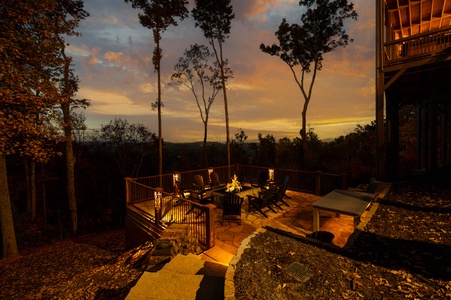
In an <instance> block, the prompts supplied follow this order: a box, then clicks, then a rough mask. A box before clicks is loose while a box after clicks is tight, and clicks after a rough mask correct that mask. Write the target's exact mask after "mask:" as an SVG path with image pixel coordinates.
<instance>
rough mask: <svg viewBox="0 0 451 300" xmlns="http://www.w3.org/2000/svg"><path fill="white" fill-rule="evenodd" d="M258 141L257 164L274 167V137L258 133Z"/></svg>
mask: <svg viewBox="0 0 451 300" xmlns="http://www.w3.org/2000/svg"><path fill="white" fill-rule="evenodd" d="M258 140H259V142H260V144H259V147H258V156H257V165H259V166H262V167H274V164H275V158H276V139H275V138H274V136H273V135H271V134H267V135H266V136H265V137H263V135H262V134H261V133H259V134H258Z"/></svg>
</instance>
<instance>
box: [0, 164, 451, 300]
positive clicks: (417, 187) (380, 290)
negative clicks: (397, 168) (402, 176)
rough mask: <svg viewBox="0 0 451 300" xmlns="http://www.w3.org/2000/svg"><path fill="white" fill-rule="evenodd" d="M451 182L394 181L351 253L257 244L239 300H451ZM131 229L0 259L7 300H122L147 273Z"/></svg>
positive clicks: (244, 263)
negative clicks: (130, 244) (133, 253)
mask: <svg viewBox="0 0 451 300" xmlns="http://www.w3.org/2000/svg"><path fill="white" fill-rule="evenodd" d="M450 219H451V176H450V173H449V172H448V173H446V174H441V176H437V177H433V178H426V177H425V178H421V179H419V180H411V181H406V182H399V183H395V184H394V185H393V187H392V189H391V191H390V192H389V193H388V194H387V195H386V197H385V199H383V200H381V201H380V203H379V207H378V209H377V211H376V213H375V214H374V215H373V217H372V218H371V220H370V221H369V222H368V224H367V225H366V227H365V229H364V231H363V232H362V233H361V234H360V235H359V237H358V238H357V240H356V241H355V243H354V245H353V246H352V247H350V248H348V249H346V250H344V249H339V248H334V247H328V246H324V245H322V244H318V243H315V242H311V241H307V240H305V239H302V238H299V239H298V238H293V237H291V236H287V235H284V234H281V233H280V232H273V231H267V232H265V233H261V234H258V235H256V236H255V237H254V238H253V239H252V240H251V241H250V248H248V249H246V250H245V251H244V253H243V255H242V256H241V259H240V261H239V262H238V264H237V266H236V273H235V289H236V294H235V295H236V298H237V299H390V300H392V299H450V298H451V283H450V279H451V224H450ZM129 258H130V252H126V251H125V233H124V230H115V231H110V232H105V233H102V234H95V235H91V236H87V237H82V238H77V239H70V240H65V241H62V242H58V243H55V244H53V245H48V246H42V247H37V248H31V249H25V250H24V251H22V253H21V256H19V257H17V258H15V259H8V260H2V261H0V282H1V287H2V288H1V289H0V299H124V298H125V297H126V295H127V294H128V292H129V290H130V288H131V287H132V286H133V285H134V284H135V283H136V281H137V280H138V279H139V277H140V276H141V274H142V272H143V271H142V268H139V267H136V264H133V263H131V262H130V259H129Z"/></svg>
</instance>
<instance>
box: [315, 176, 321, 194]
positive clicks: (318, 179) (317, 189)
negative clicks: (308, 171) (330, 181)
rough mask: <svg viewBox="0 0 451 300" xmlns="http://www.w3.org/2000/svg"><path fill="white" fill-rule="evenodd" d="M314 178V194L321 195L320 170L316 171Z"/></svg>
mask: <svg viewBox="0 0 451 300" xmlns="http://www.w3.org/2000/svg"><path fill="white" fill-rule="evenodd" d="M315 174H316V176H315V177H316V180H315V183H316V184H315V194H316V195H321V171H316V172H315Z"/></svg>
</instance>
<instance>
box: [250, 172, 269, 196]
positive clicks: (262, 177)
mask: <svg viewBox="0 0 451 300" xmlns="http://www.w3.org/2000/svg"><path fill="white" fill-rule="evenodd" d="M268 180H269V175H268V172H266V171H264V172H260V173H259V174H258V179H257V182H253V181H251V186H253V187H259V188H260V191H262V192H263V191H264V190H267V187H268Z"/></svg>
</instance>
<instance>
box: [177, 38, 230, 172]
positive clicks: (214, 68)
mask: <svg viewBox="0 0 451 300" xmlns="http://www.w3.org/2000/svg"><path fill="white" fill-rule="evenodd" d="M212 56H213V54H211V53H210V50H209V49H208V47H206V46H204V45H198V44H195V45H191V47H190V49H189V50H187V49H185V52H184V56H183V57H180V58H179V60H178V62H177V64H176V65H175V66H174V70H175V73H174V74H172V77H171V79H172V80H173V81H174V82H175V84H178V85H183V86H185V87H187V88H188V89H189V90H190V91H191V92H192V93H193V96H194V99H195V100H196V104H197V107H198V109H199V113H200V117H201V119H202V123H203V124H204V142H203V150H204V166H205V167H206V168H207V167H208V158H207V133H208V118H209V114H210V108H211V105H212V104H213V102H214V101H215V99H216V95H217V94H218V93H219V91H220V90H221V89H222V87H223V86H222V82H223V81H222V78H221V70H220V69H219V68H218V63H217V62H214V63H213V64H211V63H210V62H209V59H210V58H212ZM225 74H226V76H227V78H226V80H227V79H228V78H230V77H231V76H232V71H231V70H230V68H228V67H227V66H226V67H225Z"/></svg>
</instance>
